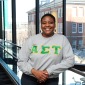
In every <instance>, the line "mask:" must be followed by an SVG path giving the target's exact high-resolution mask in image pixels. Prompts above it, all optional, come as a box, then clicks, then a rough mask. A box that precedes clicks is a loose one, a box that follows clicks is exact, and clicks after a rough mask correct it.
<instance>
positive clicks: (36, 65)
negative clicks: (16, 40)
mask: <svg viewBox="0 0 85 85" xmlns="http://www.w3.org/2000/svg"><path fill="white" fill-rule="evenodd" d="M41 29H42V33H40V34H37V35H35V36H31V37H30V38H29V39H28V40H27V41H26V42H25V44H24V45H23V47H22V48H21V50H20V52H19V56H18V63H17V64H18V67H19V68H20V69H21V71H22V72H23V74H22V78H21V83H22V85H24V83H25V84H26V85H28V84H29V85H58V81H59V74H60V73H61V72H64V71H65V70H67V69H68V68H69V67H72V66H73V65H74V55H73V51H72V48H71V45H70V43H69V41H68V40H67V38H66V37H65V36H63V35H60V34H55V33H54V29H55V17H54V16H53V15H52V14H45V15H43V16H42V18H41Z"/></svg>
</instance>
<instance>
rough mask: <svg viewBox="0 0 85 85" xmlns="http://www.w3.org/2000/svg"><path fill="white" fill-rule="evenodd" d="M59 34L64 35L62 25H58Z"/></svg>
mask: <svg viewBox="0 0 85 85" xmlns="http://www.w3.org/2000/svg"><path fill="white" fill-rule="evenodd" d="M58 33H62V23H58Z"/></svg>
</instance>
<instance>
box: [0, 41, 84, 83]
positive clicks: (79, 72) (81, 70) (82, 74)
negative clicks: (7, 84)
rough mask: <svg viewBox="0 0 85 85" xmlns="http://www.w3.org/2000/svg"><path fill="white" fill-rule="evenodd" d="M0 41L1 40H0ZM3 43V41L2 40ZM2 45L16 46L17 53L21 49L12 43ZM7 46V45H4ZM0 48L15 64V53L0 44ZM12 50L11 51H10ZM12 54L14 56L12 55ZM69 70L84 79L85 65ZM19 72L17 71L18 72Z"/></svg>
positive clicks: (78, 65)
mask: <svg viewBox="0 0 85 85" xmlns="http://www.w3.org/2000/svg"><path fill="white" fill-rule="evenodd" d="M0 41H1V40H0ZM2 41H3V40H2ZM3 42H4V43H8V44H11V45H14V46H16V47H17V48H18V51H19V49H20V48H21V47H20V46H17V45H15V44H13V43H10V42H6V41H3ZM6 45H7V44H6ZM12 47H13V46H12ZM0 48H1V49H3V51H4V52H5V53H7V54H9V55H10V56H11V57H12V58H14V59H15V60H16V62H17V54H16V53H14V52H11V53H10V52H9V50H8V49H10V48H9V47H7V46H6V47H5V45H3V43H0ZM11 50H12V49H11ZM13 54H14V55H13ZM69 70H70V71H72V72H74V73H77V74H79V75H81V76H83V77H85V73H84V72H85V65H82V64H75V65H74V67H72V68H69ZM18 72H19V71H18ZM80 85H83V84H80Z"/></svg>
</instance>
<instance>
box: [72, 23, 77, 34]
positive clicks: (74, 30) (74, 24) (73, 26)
mask: <svg viewBox="0 0 85 85" xmlns="http://www.w3.org/2000/svg"><path fill="white" fill-rule="evenodd" d="M76 32H77V24H76V23H72V33H76Z"/></svg>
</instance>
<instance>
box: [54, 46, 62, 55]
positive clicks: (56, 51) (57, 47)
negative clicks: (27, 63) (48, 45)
mask: <svg viewBox="0 0 85 85" xmlns="http://www.w3.org/2000/svg"><path fill="white" fill-rule="evenodd" d="M52 48H55V52H54V54H58V50H59V49H61V47H60V46H52Z"/></svg>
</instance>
